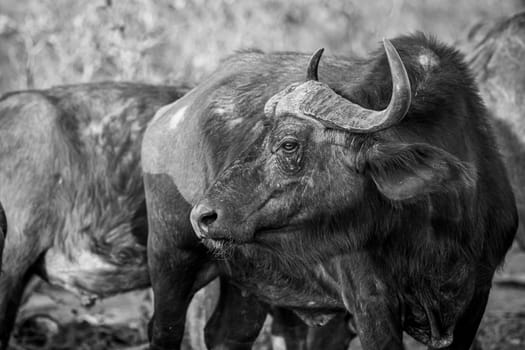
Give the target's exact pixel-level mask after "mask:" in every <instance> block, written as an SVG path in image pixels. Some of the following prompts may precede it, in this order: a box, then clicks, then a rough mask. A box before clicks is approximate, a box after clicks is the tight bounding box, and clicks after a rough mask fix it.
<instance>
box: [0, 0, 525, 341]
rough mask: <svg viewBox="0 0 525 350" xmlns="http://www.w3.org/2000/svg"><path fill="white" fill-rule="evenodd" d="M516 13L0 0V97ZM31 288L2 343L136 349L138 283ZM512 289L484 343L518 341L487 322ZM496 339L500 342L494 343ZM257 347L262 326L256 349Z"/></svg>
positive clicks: (204, 68) (498, 6) (467, 25)
mask: <svg viewBox="0 0 525 350" xmlns="http://www.w3.org/2000/svg"><path fill="white" fill-rule="evenodd" d="M522 10H525V1H524V0H506V1H495V0H493V1H490V0H463V1H456V0H441V1H431V0H412V1H408V0H385V1H357V0H324V1H322V0H317V1H316V0H288V1H282V0H90V1H81V0H0V94H2V93H5V92H7V91H11V90H20V89H33V88H38V89H40V88H46V87H50V86H53V85H59V84H73V83H81V82H94V81H107V80H125V81H135V82H145V83H154V84H169V83H173V82H188V83H196V82H198V81H199V80H201V79H202V78H203V77H204V76H205V75H206V74H208V73H210V72H211V71H212V70H213V69H214V68H215V67H216V66H217V64H218V62H219V61H220V60H221V58H223V57H225V56H227V55H229V54H232V53H233V52H235V51H236V50H240V49H247V48H258V49H262V50H265V51H271V50H286V51H303V52H313V51H314V50H315V49H317V48H320V47H324V48H325V49H326V50H327V53H329V54H339V55H358V56H364V55H366V54H367V52H368V51H370V50H372V49H375V48H377V47H378V45H379V42H380V41H381V39H382V38H383V37H394V36H396V35H400V34H406V33H411V32H414V31H423V32H425V33H430V34H433V35H435V36H436V37H437V38H439V39H440V40H442V41H444V42H446V43H449V44H453V45H456V46H458V47H460V48H461V49H464V50H468V47H469V46H468V44H467V41H466V40H467V37H468V35H469V33H471V30H472V28H479V27H490V24H492V23H493V22H495V21H496V20H497V19H499V18H501V17H504V16H509V15H512V14H514V13H517V12H519V11H522ZM35 285H36V288H37V293H35V294H34V295H33V296H32V297H31V298H30V299H28V300H26V304H25V306H24V307H23V308H22V310H21V312H20V315H19V324H18V329H17V332H16V334H15V337H14V341H13V342H12V347H13V349H37V348H38V349H108V348H127V349H139V348H141V346H142V345H141V344H144V342H145V341H146V324H147V320H148V319H149V317H150V315H151V295H150V293H149V292H148V291H143V292H134V293H129V294H126V295H123V296H119V297H114V298H111V299H109V300H105V301H102V302H99V303H97V305H95V307H93V308H90V309H85V308H83V307H82V306H81V305H80V302H79V301H78V300H76V299H75V298H74V297H72V296H71V295H68V294H67V293H64V292H62V291H60V290H57V289H50V288H49V287H46V286H42V285H40V286H38V283H35ZM512 293H515V294H512V295H509V294H496V297H495V299H494V300H496V301H495V302H494V303H495V304H494V303H493V305H496V306H492V310H493V312H495V313H496V314H498V315H499V316H498V317H499V318H490V319H488V321H486V322H485V324H486V325H487V326H486V327H485V328H483V329H482V331H481V335H482V336H484V337H485V338H486V339H488V338H490V339H493V340H494V341H492V343H493V344H496V345H494V347H485V348H484V349H516V350H517V349H523V348H525V347H524V346H525V345H524V343H521V341H520V340H519V339H518V338H519V337H521V336H523V335H524V334H523V333H525V326H523V325H521V326H518V323H512V322H510V323H509V322H507V323H509V324H513V325H517V326H515V327H514V326H513V327H514V328H511V329H510V331H508V329H505V330H500V328H501V327H500V323H498V322H500V321H498V320H500V319H501V317H500V316H502V317H503V316H504V317H508V316H505V315H508V313H506V312H507V311H505V310H507V309H508V310H514V311H516V310H525V300H524V299H525V298H522V296H523V294H519V293H521V292H512ZM520 298H521V299H520ZM509 300H518V302H517V303H509ZM519 300H521V303H520V301H519ZM212 304H213V300H210V299H209V298H207V297H206V296H205V295H204V294H202V293H201V294H199V295H198V296H197V297H196V299H195V302H194V306H193V307H192V308H191V309H190V312H189V316H188V322H189V327H188V329H190V330H192V329H193V330H202V328H203V327H204V321H205V318H206V315H207V312H208V311H207V310H209V309H210V308H211V305H212ZM201 305H207V308H203V307H201ZM522 316H523V317H521V318H520V319H525V315H522ZM494 319H495V320H496V321H493V320H494ZM511 321H512V320H511ZM490 322H495V323H490ZM507 323H505V324H507ZM267 328H268V327H266V330H267ZM501 329H503V328H501ZM509 332H510V333H509ZM512 337H515V339H518V340H516V341H514V338H512ZM500 338H505V339H506V341H507V343H506V344H511V345H510V347H508V346H507V347H502V346H500V345H501V343H498V340H497V339H500ZM513 342H514V343H513ZM269 344H270V341H269V338H268V333H267V331H266V332H263V334H262V335H261V337H260V339H259V343H258V345H257V349H259V350H262V349H270V345H269ZM498 344H500V345H498ZM512 344H514V345H515V346H516V347H515V348H514V347H512ZM185 345H186V346H188V347H190V346H192V347H193V348H194V349H199V348H200V346H202V339H200V338H199V337H197V338H191V337H190V338H189V339H187V340H186V341H185ZM416 347H417V346H416V345H414V344H412V345H411V346H410V347H409V348H410V349H415V348H416ZM358 348H359V345H358V344H354V345H353V347H352V349H358Z"/></svg>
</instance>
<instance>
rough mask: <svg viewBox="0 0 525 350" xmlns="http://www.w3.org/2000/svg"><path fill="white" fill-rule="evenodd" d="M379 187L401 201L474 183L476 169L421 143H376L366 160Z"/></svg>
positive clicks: (470, 185)
mask: <svg viewBox="0 0 525 350" xmlns="http://www.w3.org/2000/svg"><path fill="white" fill-rule="evenodd" d="M365 162H366V163H365V171H367V172H368V173H369V174H370V175H371V177H372V179H373V181H374V183H375V184H376V186H377V188H378V190H379V191H380V192H381V193H382V194H383V195H384V196H385V197H387V198H389V199H391V200H395V201H401V200H406V199H411V198H416V197H418V196H421V195H426V194H431V193H436V192H447V191H459V190H460V189H464V188H469V187H473V186H475V182H476V172H475V170H474V169H473V168H472V167H470V166H469V165H468V164H467V163H465V162H462V161H461V160H459V159H458V158H457V157H455V156H454V155H452V154H450V153H448V152H446V151H444V150H442V149H439V148H436V147H433V146H430V145H427V144H423V143H418V144H393V145H392V144H390V145H388V144H387V145H375V146H373V147H372V148H371V149H370V150H369V151H368V152H367V157H366V161H365Z"/></svg>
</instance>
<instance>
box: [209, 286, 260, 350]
mask: <svg viewBox="0 0 525 350" xmlns="http://www.w3.org/2000/svg"><path fill="white" fill-rule="evenodd" d="M220 282H221V287H220V296H219V301H218V303H217V306H216V308H215V311H214V312H213V314H212V316H211V318H210V320H209V321H208V323H207V324H206V327H205V329H204V339H205V342H206V346H207V347H208V349H213V350H219V349H220V350H226V349H228V350H249V349H251V348H252V345H253V343H254V342H255V339H256V338H257V336H258V335H259V332H260V330H261V328H262V326H263V324H264V320H265V319H266V315H267V313H268V307H267V306H266V305H265V304H263V303H261V302H259V301H258V300H257V299H256V298H255V297H254V296H253V295H243V294H242V292H241V291H240V290H239V288H237V287H236V286H234V285H232V284H231V283H229V282H228V280H227V279H226V278H221V281H220Z"/></svg>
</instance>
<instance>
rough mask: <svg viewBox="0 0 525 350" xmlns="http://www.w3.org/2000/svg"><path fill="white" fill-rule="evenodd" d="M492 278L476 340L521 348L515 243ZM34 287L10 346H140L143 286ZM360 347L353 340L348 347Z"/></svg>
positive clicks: (523, 333)
mask: <svg viewBox="0 0 525 350" xmlns="http://www.w3.org/2000/svg"><path fill="white" fill-rule="evenodd" d="M510 275H514V276H521V279H522V284H521V285H519V284H518V285H517V284H515V283H513V282H510V281H509V278H508V277H509V276H510ZM496 281H497V282H496V283H495V284H494V288H493V291H492V293H491V298H490V301H489V306H488V308H487V312H486V313H485V317H484V319H483V323H482V325H481V327H480V331H479V333H478V341H479V344H480V345H481V349H483V350H523V349H525V253H524V252H520V251H519V250H518V249H514V250H513V251H511V253H510V254H509V256H508V259H507V263H506V265H505V267H504V269H503V270H502V271H501V272H500V273H499V274H498V277H497V279H496ZM36 288H37V292H36V293H34V294H33V295H32V296H31V298H29V299H28V300H27V302H26V304H25V305H24V307H23V308H22V309H21V312H20V315H19V321H18V326H17V329H16V332H15V335H14V339H13V340H12V341H11V348H10V349H11V350H22V349H31V350H32V349H60V350H66V349H83V350H88V349H89V350H103V349H104V350H105V349H128V350H138V349H144V348H145V347H146V339H147V333H146V327H147V320H148V319H149V317H150V315H151V298H152V296H151V292H150V291H149V290H148V291H141V292H134V293H128V294H124V295H121V296H117V297H113V298H110V299H106V300H103V301H100V302H98V303H97V304H96V305H94V306H93V307H91V308H89V309H86V308H84V307H82V306H81V304H80V301H79V300H78V299H77V298H76V297H74V296H72V295H70V294H68V293H66V292H63V291H61V290H59V289H53V288H50V287H49V286H47V285H43V284H41V285H38V286H37V287H36ZM203 300H204V299H203V296H202V295H198V296H197V298H196V300H195V304H198V303H202V302H203ZM204 302H205V303H208V304H209V303H210V302H211V301H209V300H207V299H206V300H205V301H204ZM208 309H209V305H208ZM205 312H206V310H205V309H203V308H198V307H193V308H191V309H190V312H189V314H188V318H189V323H188V326H187V328H188V329H189V330H191V331H192V332H199V331H201V330H202V327H203V324H202V323H203V321H202V318H203V317H202V313H205ZM270 322H271V320H270V319H269V320H268V321H267V324H266V326H265V330H264V331H263V332H262V333H261V335H260V336H259V339H258V342H257V344H256V346H255V347H254V349H256V350H270V349H271V345H270V344H271V339H270V337H269V334H268V329H269V324H270ZM193 334H195V333H193ZM407 338H408V337H407ZM201 341H202V339H201V336H200V334H197V335H196V336H193V337H191V338H190V337H187V339H185V348H186V349H199V348H200V347H201V346H202V345H201V344H202V343H201ZM406 344H407V350H416V349H417V350H419V349H424V347H423V346H421V345H419V344H418V343H417V342H415V341H414V340H411V339H407V340H406ZM360 349H361V347H360V346H359V344H358V342H357V341H356V342H354V343H353V344H351V347H350V349H349V350H360Z"/></svg>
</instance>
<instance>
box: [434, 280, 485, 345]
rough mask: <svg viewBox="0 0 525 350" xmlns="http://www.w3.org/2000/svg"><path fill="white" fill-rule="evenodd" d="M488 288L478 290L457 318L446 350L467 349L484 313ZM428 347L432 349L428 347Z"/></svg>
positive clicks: (472, 340)
mask: <svg viewBox="0 0 525 350" xmlns="http://www.w3.org/2000/svg"><path fill="white" fill-rule="evenodd" d="M489 293H490V289H489V290H486V291H482V292H478V293H477V294H476V296H475V297H474V298H473V299H472V301H471V302H470V304H469V306H468V307H467V309H466V310H465V312H464V313H463V315H462V316H461V318H460V319H459V320H458V322H457V324H456V328H455V329H454V340H453V341H452V344H451V345H450V346H448V347H446V348H443V349H446V350H469V349H470V347H471V345H472V343H473V342H474V338H475V337H476V333H477V331H478V328H479V324H480V323H481V319H482V318H483V314H484V313H485V308H486V306H487V302H488V299H489ZM429 349H433V348H430V347H429Z"/></svg>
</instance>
